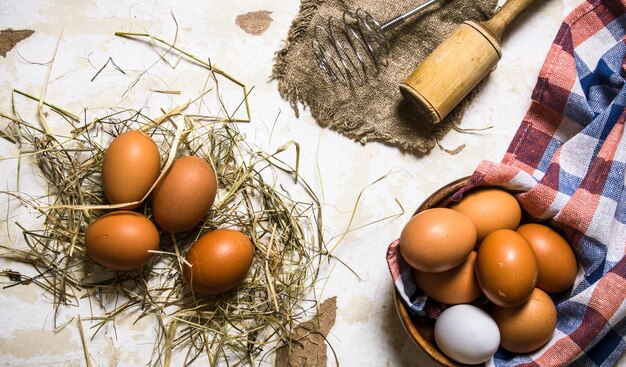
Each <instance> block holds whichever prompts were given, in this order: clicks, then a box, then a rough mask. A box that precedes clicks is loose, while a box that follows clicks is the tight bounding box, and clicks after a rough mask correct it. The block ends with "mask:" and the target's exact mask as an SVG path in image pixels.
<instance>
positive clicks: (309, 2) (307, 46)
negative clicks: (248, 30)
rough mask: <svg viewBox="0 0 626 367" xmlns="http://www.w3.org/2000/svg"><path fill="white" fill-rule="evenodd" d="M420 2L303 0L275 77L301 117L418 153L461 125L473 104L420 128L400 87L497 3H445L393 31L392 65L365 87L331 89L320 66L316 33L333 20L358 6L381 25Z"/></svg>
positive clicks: (469, 0) (478, 0) (334, 86)
mask: <svg viewBox="0 0 626 367" xmlns="http://www.w3.org/2000/svg"><path fill="white" fill-rule="evenodd" d="M420 2H421V0H417V1H416V0H413V1H409V0H397V1H378V0H361V1H352V0H347V1H341V0H302V2H301V7H300V12H299V14H298V16H297V17H296V19H295V20H294V21H293V24H292V26H291V29H290V30H289V34H288V36H287V40H286V46H285V47H284V48H283V49H282V50H280V51H279V52H278V53H277V57H276V63H275V64H274V69H273V75H272V77H273V78H274V79H276V80H277V81H278V88H279V92H280V93H281V95H282V96H283V97H284V98H285V99H287V100H288V101H289V102H290V103H291V105H292V107H293V108H294V110H295V111H296V115H298V114H299V108H298V106H299V105H300V104H301V105H302V106H303V107H304V108H309V109H310V110H311V114H312V116H313V117H314V118H315V119H316V120H317V122H318V123H319V124H320V125H321V126H324V127H329V128H331V129H333V130H336V131H338V132H340V133H342V134H344V135H345V136H347V137H350V138H352V139H354V140H356V141H359V142H361V143H366V142H369V141H379V142H384V143H387V144H391V145H394V146H397V147H399V148H401V149H403V150H406V151H409V152H411V153H416V154H424V153H427V152H428V151H429V150H430V149H432V148H433V147H434V146H435V144H436V142H437V140H438V139H441V138H442V137H443V136H444V135H445V134H446V133H447V132H448V131H449V130H450V128H451V127H452V126H454V124H456V123H458V122H459V121H460V118H461V116H462V113H463V110H464V109H465V106H466V105H467V103H468V102H469V99H468V98H466V100H465V101H463V102H462V103H461V104H460V105H459V106H457V108H456V109H455V110H454V111H453V112H452V113H450V115H448V117H447V118H445V119H444V120H443V121H442V122H441V123H440V124H437V125H433V124H431V123H429V122H426V121H420V119H418V118H417V117H416V116H415V113H413V111H412V110H411V107H410V106H409V105H408V104H406V102H405V101H404V100H403V99H402V96H401V95H400V92H399V89H398V85H399V84H400V83H401V82H402V81H403V80H404V79H405V78H406V77H407V76H408V75H409V74H410V73H411V72H412V71H413V69H414V68H415V66H416V65H418V64H419V63H420V61H421V60H423V59H424V58H425V57H426V56H427V55H428V54H429V53H430V52H431V51H432V50H433V49H434V48H435V47H436V46H437V45H438V44H439V43H440V42H441V41H442V40H443V39H444V38H445V37H446V36H448V35H449V34H450V33H452V31H453V30H454V29H455V28H456V26H457V25H458V24H459V23H461V22H463V21H465V20H475V21H482V20H486V19H488V18H489V17H490V16H491V15H492V14H493V10H494V8H495V6H496V4H497V1H496V0H441V1H440V2H438V3H436V4H434V5H432V6H430V7H429V8H427V9H426V10H424V11H423V12H422V13H420V14H419V15H417V16H416V17H414V18H412V19H411V20H410V21H408V22H406V23H404V24H402V25H400V26H399V27H397V28H393V29H392V30H391V31H390V32H387V34H386V35H387V38H388V40H389V42H390V44H391V48H390V51H389V55H388V62H389V65H388V66H387V67H384V68H383V69H382V70H381V72H380V73H379V74H378V76H377V77H376V78H373V79H372V78H370V79H369V80H368V81H367V82H366V83H365V84H364V85H362V86H360V87H352V88H351V87H344V86H342V85H340V84H336V83H332V82H331V80H330V79H329V78H328V77H327V76H326V75H325V74H323V72H322V71H321V70H320V69H319V68H318V66H317V64H316V63H315V60H314V56H313V50H312V47H311V41H312V35H313V29H314V27H315V26H317V25H318V24H322V23H324V22H326V21H327V19H328V17H329V16H331V15H334V16H341V13H342V12H343V10H344V9H353V10H354V9H356V8H358V7H360V8H362V9H364V10H366V11H367V12H369V13H370V14H371V15H372V16H373V17H374V18H376V19H378V20H379V21H381V22H384V21H386V20H389V19H391V18H393V17H395V16H397V15H399V14H402V13H405V12H406V11H408V10H410V9H412V8H414V7H415V6H417V5H418V4H420Z"/></svg>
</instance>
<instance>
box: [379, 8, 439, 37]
mask: <svg viewBox="0 0 626 367" xmlns="http://www.w3.org/2000/svg"><path fill="white" fill-rule="evenodd" d="M437 1H439V0H428V1H426V2H424V3H422V4H420V5H419V6H418V7H416V8H414V9H412V10H409V11H408V12H406V13H404V14H401V15H398V16H397V17H395V18H393V19H391V20H388V21H386V22H385V23H383V25H381V26H380V29H381V30H382V31H383V32H384V31H386V30H388V29H392V28H394V27H396V26H397V25H399V24H402V23H404V21H406V20H408V19H409V18H411V17H412V16H414V15H415V14H417V13H419V12H420V11H422V10H423V9H426V8H427V7H429V6H431V5H432V4H434V3H436V2H437Z"/></svg>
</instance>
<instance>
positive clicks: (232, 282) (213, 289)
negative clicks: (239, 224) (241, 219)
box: [183, 229, 254, 296]
mask: <svg viewBox="0 0 626 367" xmlns="http://www.w3.org/2000/svg"><path fill="white" fill-rule="evenodd" d="M253 256H254V248H253V245H252V242H251V241H250V239H249V238H248V237H247V236H246V235H245V234H243V233H242V232H240V231H238V230H234V229H216V230H213V231H211V232H207V233H205V234H204V235H202V236H201V237H200V238H199V239H198V240H197V241H196V242H195V243H194V244H193V245H192V246H191V248H190V249H189V251H188V252H187V256H186V257H185V260H186V264H185V265H184V268H183V274H184V277H185V281H186V282H187V284H188V285H189V286H190V287H191V289H192V290H193V291H194V292H197V293H200V294H204V295H209V296H213V295H217V294H220V293H222V292H226V291H228V290H230V289H232V288H234V287H236V286H237V285H239V284H240V283H241V282H242V281H243V280H244V279H245V278H246V275H247V274H248V271H249V270H250V267H251V266H252V260H253Z"/></svg>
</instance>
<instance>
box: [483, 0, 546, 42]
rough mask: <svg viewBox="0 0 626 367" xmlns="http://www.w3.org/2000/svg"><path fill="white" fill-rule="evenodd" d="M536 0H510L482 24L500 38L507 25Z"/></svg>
mask: <svg viewBox="0 0 626 367" xmlns="http://www.w3.org/2000/svg"><path fill="white" fill-rule="evenodd" d="M534 1H535V0H508V1H507V2H506V3H504V5H503V6H502V8H500V10H498V12H497V13H496V15H494V16H493V17H492V18H491V19H489V20H488V21H486V22H483V23H482V25H483V26H484V27H485V28H487V29H489V30H490V31H491V32H492V33H493V35H494V36H496V38H497V39H498V40H500V38H501V37H502V33H504V30H505V29H506V27H507V26H508V25H509V23H511V21H513V20H514V19H515V18H517V16H518V15H520V14H521V13H522V12H523V11H524V10H526V8H527V7H528V6H529V5H530V4H532V3H533V2H534Z"/></svg>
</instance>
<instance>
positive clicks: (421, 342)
mask: <svg viewBox="0 0 626 367" xmlns="http://www.w3.org/2000/svg"><path fill="white" fill-rule="evenodd" d="M470 177H471V176H465V177H462V178H459V179H457V180H455V181H452V182H450V183H448V184H446V185H444V186H442V187H440V188H439V189H438V190H436V191H435V192H433V193H432V194H431V195H430V196H428V197H427V198H426V199H425V200H424V201H423V202H422V204H420V206H419V207H418V208H417V210H416V211H415V212H414V213H413V215H415V214H417V213H419V212H420V211H422V210H425V209H427V208H434V207H438V206H440V205H441V204H442V203H443V202H444V200H446V199H447V198H449V197H450V195H452V194H453V193H455V192H457V191H458V190H460V189H461V188H463V187H464V186H465V185H467V183H468V182H469V179H470ZM393 299H394V303H395V306H396V311H397V313H398V317H399V318H400V323H401V324H402V327H403V328H404V330H405V331H406V333H407V334H408V335H409V337H410V338H411V339H412V340H413V342H414V343H415V344H417V346H418V347H420V349H422V351H424V353H425V354H426V355H427V356H428V357H430V358H431V359H432V360H433V361H435V362H437V363H439V364H440V365H442V366H445V367H460V366H469V365H466V364H461V363H459V362H456V361H454V360H452V359H450V358H449V357H448V356H446V355H445V354H443V353H442V352H441V351H440V350H439V348H438V347H437V345H436V343H433V342H431V341H429V340H427V339H426V338H424V336H423V335H422V334H420V332H419V330H418V329H417V328H416V327H415V324H414V323H413V321H412V319H411V317H410V316H409V313H408V311H407V306H406V305H405V304H404V300H403V299H402V297H401V296H400V293H398V290H397V289H396V287H395V285H394V287H393ZM422 318H423V319H428V318H426V317H422ZM428 320H431V319H428ZM484 365H485V364H484V363H481V364H478V365H472V366H484Z"/></svg>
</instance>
